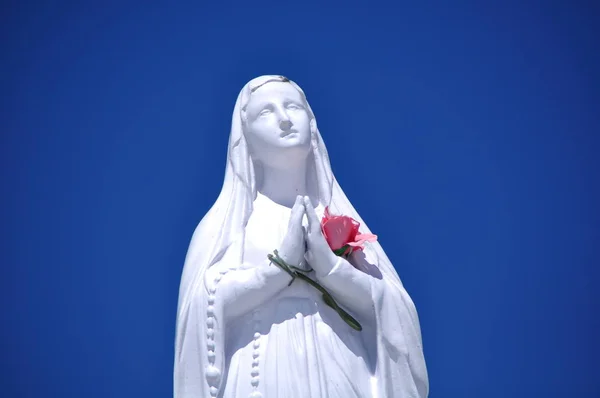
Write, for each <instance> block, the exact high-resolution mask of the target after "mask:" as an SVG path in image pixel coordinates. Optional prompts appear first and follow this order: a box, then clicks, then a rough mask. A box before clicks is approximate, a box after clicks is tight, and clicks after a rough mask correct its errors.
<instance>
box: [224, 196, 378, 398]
mask: <svg viewBox="0 0 600 398" xmlns="http://www.w3.org/2000/svg"><path fill="white" fill-rule="evenodd" d="M322 211H323V209H321V208H318V209H317V212H318V214H319V215H320V214H322ZM289 218H290V209H288V208H286V207H283V206H280V205H278V204H276V203H274V202H272V201H271V200H270V199H268V198H267V197H265V196H263V195H261V194H258V196H257V199H256V201H255V203H254V210H253V212H252V215H251V217H250V219H249V221H248V224H247V227H246V234H245V250H244V264H243V266H242V267H241V269H242V270H243V269H252V268H254V267H269V266H270V267H276V265H274V264H273V265H269V263H268V260H267V259H266V256H267V254H268V253H270V252H272V251H273V249H276V248H278V247H280V245H281V242H282V240H283V238H284V236H285V233H286V231H287V226H288V221H289ZM305 221H306V220H305ZM222 266H230V265H229V264H223V265H222ZM309 275H310V276H311V278H313V279H314V278H315V275H314V272H312V273H311V274H309ZM365 276H366V275H365ZM235 279H236V272H235V271H234V272H230V273H228V274H226V275H225V276H224V277H223V280H222V281H221V282H220V283H219V288H218V291H219V293H220V295H221V297H224V296H226V295H227V294H228V292H227V291H224V290H223V289H227V288H226V286H235V283H236V282H239V281H236V280H235ZM324 279H326V278H324ZM243 283H245V284H246V285H247V287H248V288H249V289H252V288H253V287H255V286H259V285H260V282H259V281H255V280H253V279H252V278H250V279H248V278H243ZM237 288H239V286H238V287H237ZM274 288H277V287H274ZM280 288H281V287H279V289H280ZM234 291H235V289H234V288H232V289H231V292H229V294H235V292H234ZM256 294H257V295H262V296H263V300H266V301H264V302H263V303H262V305H260V306H259V307H257V308H247V310H248V312H246V313H245V314H242V315H240V316H237V317H235V318H233V319H230V320H228V322H227V324H226V328H225V335H226V342H227V343H226V354H225V358H226V371H225V374H226V375H227V379H226V381H225V384H226V387H225V390H224V397H226V398H233V397H236V398H237V397H250V396H255V397H259V396H262V397H268V398H277V397H282V398H283V397H285V398H306V397H312V398H338V397H339V398H362V397H371V396H372V393H371V384H370V383H371V372H370V370H369V367H370V365H369V361H370V359H369V357H368V354H367V349H366V347H365V346H364V343H363V335H362V333H368V332H364V331H363V332H359V331H356V330H354V329H352V328H351V327H350V326H348V325H347V324H346V323H345V322H344V321H343V320H342V319H341V318H340V316H339V315H338V314H337V313H336V312H335V311H334V310H333V309H331V308H330V307H328V306H327V305H326V304H325V303H324V301H323V299H322V297H321V293H320V292H319V291H317V290H316V289H315V288H314V287H312V286H310V285H308V284H307V283H306V282H304V281H302V280H299V279H297V280H296V281H294V282H293V283H292V285H291V286H289V287H284V288H283V290H279V291H276V292H275V293H273V292H272V291H270V290H269V287H266V288H263V289H262V291H257V292H256ZM270 295H272V296H271V297H269V296H270ZM334 297H336V296H335V294H334ZM224 299H225V300H226V301H227V302H232V303H233V305H234V306H236V307H238V306H240V305H242V304H241V303H238V302H235V301H233V300H231V298H224ZM355 299H356V300H363V301H364V300H370V297H359V296H357V297H355ZM345 309H346V310H347V311H348V312H350V313H352V314H353V315H354V316H355V318H358V319H359V322H361V323H363V324H365V322H368V321H369V320H368V319H366V318H368V316H367V317H362V319H361V317H360V316H359V315H356V314H355V313H353V311H352V309H351V308H347V307H346V308H345ZM236 311H238V312H239V311H240V308H236ZM227 312H228V308H225V315H227ZM370 322H374V318H373V320H371V321H370ZM251 394H254V395H251Z"/></svg>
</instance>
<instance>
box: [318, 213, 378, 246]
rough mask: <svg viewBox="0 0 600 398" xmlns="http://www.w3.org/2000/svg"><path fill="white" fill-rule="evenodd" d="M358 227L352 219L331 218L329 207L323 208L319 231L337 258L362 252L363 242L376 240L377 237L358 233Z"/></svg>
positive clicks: (345, 217) (356, 222) (357, 223)
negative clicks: (358, 251) (357, 251)
mask: <svg viewBox="0 0 600 398" xmlns="http://www.w3.org/2000/svg"><path fill="white" fill-rule="evenodd" d="M359 227H360V223H359V222H358V221H356V220H355V219H353V218H352V217H348V216H333V215H331V214H330V213H329V207H326V208H325V213H324V215H323V219H322V220H321V230H322V231H323V235H324V236H325V240H326V241H327V243H328V244H329V247H330V248H331V250H333V252H334V253H335V254H337V255H338V256H340V255H344V256H347V255H349V254H350V253H352V252H353V251H356V250H363V249H364V244H365V242H375V241H376V240H377V235H373V234H361V233H359V231H358V228H359Z"/></svg>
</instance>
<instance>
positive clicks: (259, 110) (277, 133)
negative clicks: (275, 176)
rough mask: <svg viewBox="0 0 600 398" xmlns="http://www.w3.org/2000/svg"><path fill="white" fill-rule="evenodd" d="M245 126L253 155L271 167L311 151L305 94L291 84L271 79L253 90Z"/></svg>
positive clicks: (302, 156)
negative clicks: (271, 80)
mask: <svg viewBox="0 0 600 398" xmlns="http://www.w3.org/2000/svg"><path fill="white" fill-rule="evenodd" d="M246 129H247V133H246V139H247V141H248V144H249V146H250V150H251V153H252V156H253V157H255V158H258V159H259V160H260V161H262V162H265V163H268V164H271V165H272V166H282V165H281V163H284V164H285V163H288V164H291V163H295V162H294V160H295V159H297V158H299V157H301V158H302V159H304V158H306V156H307V155H308V153H309V151H310V140H311V129H310V117H309V115H308V111H307V110H306V107H305V104H304V100H303V98H302V95H301V94H300V93H299V92H298V90H296V89H295V88H294V86H292V85H291V84H289V83H285V82H269V83H266V84H265V85H263V86H261V87H259V88H258V89H257V90H256V91H255V92H253V93H252V95H251V97H250V102H249V103H248V105H247V107H246ZM274 162H277V163H279V164H273V163H274Z"/></svg>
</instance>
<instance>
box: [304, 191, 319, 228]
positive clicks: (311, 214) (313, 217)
mask: <svg viewBox="0 0 600 398" xmlns="http://www.w3.org/2000/svg"><path fill="white" fill-rule="evenodd" d="M304 207H305V208H306V218H307V219H308V228H309V229H310V230H311V231H316V230H317V229H319V230H320V229H321V223H320V222H319V219H318V217H317V213H316V212H315V209H314V207H313V205H312V203H310V199H309V198H308V196H305V197H304Z"/></svg>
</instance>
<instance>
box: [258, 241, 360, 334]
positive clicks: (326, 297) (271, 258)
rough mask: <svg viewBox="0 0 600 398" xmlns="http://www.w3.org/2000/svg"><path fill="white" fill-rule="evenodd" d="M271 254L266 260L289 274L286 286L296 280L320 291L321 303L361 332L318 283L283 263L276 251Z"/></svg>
mask: <svg viewBox="0 0 600 398" xmlns="http://www.w3.org/2000/svg"><path fill="white" fill-rule="evenodd" d="M273 253H274V254H275V255H272V254H269V255H268V256H267V258H268V259H269V261H271V262H273V263H275V264H276V265H277V266H278V267H280V268H281V269H283V270H284V271H285V272H287V273H288V274H290V276H291V277H292V280H291V281H290V283H289V284H288V286H289V285H291V284H292V282H294V280H295V279H296V278H300V279H302V280H303V281H305V282H306V283H308V284H309V285H311V286H312V287H314V288H315V289H317V290H318V291H320V292H321V293H322V294H323V301H324V302H325V304H327V305H328V306H330V307H331V308H333V309H334V310H335V311H336V312H337V313H338V315H339V316H340V317H341V318H342V319H343V320H344V322H346V323H347V324H348V325H349V326H350V327H351V328H352V329H354V330H358V331H361V330H362V326H361V325H360V323H359V322H358V321H357V320H356V319H354V318H353V317H352V315H350V314H348V313H347V312H346V311H344V309H343V308H341V307H340V306H339V305H338V303H337V302H336V301H335V300H334V298H333V296H332V295H331V294H330V293H329V292H328V291H327V289H325V288H324V287H323V286H321V285H320V284H319V283H318V282H316V281H314V280H312V279H311V278H309V277H308V276H307V275H305V274H303V273H302V270H300V269H299V268H298V267H294V266H291V265H289V264H287V263H286V262H285V261H283V259H282V258H281V257H279V253H277V250H275V251H273ZM292 268H293V269H294V270H293V269H292Z"/></svg>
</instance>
